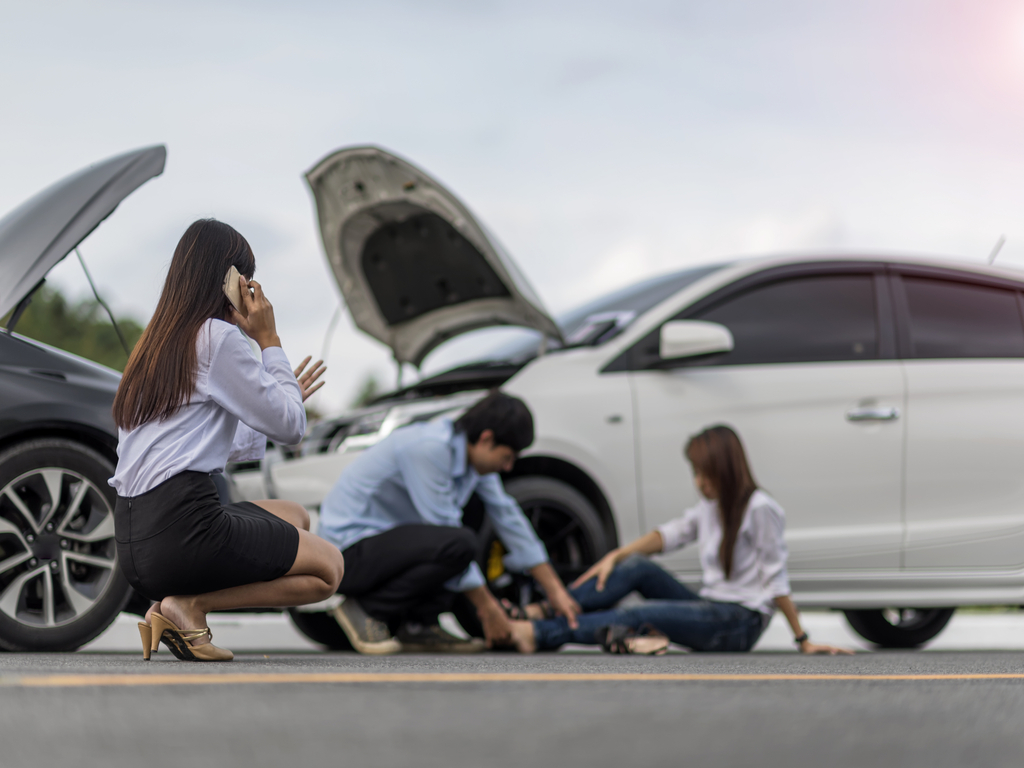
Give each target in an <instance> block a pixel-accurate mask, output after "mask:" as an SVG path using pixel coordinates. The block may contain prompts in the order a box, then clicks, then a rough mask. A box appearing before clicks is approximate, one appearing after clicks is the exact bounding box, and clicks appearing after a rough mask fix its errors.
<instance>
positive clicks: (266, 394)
mask: <svg viewBox="0 0 1024 768" xmlns="http://www.w3.org/2000/svg"><path fill="white" fill-rule="evenodd" d="M232 267H234V268H235V269H237V270H238V272H239V273H240V274H241V276H240V277H239V278H237V280H238V285H237V288H238V291H237V293H236V296H238V294H239V293H240V296H238V297H237V298H236V299H235V300H234V301H233V302H232V301H229V299H228V297H227V296H228V293H229V291H228V288H229V287H232V288H233V287H234V286H228V285H226V282H227V281H226V279H225V275H226V274H228V273H229V272H230V270H231V268H232ZM255 269H256V261H255V258H254V256H253V253H252V250H251V249H250V248H249V244H248V243H247V242H246V240H245V238H243V237H242V236H241V235H240V234H239V233H238V232H236V231H235V230H234V229H232V228H231V227H229V226H228V225H227V224H223V223H221V222H219V221H215V220H213V219H201V220H199V221H197V222H195V223H194V224H192V225H191V226H190V227H189V228H188V229H187V230H186V231H185V234H184V235H182V237H181V240H180V241H179V242H178V246H177V248H176V249H175V251H174V257H173V258H172V259H171V266H170V269H169V270H168V272H167V279H166V281H165V282H164V287H163V292H162V293H161V295H160V300H159V302H158V303H157V306H156V311H155V312H154V313H153V318H152V320H150V322H149V324H148V325H147V326H146V330H145V332H144V333H143V334H142V338H141V339H139V342H138V344H136V345H135V349H134V351H133V352H132V354H131V357H130V358H129V360H128V365H127V367H126V368H125V372H124V376H123V377H122V379H121V384H120V386H119V387H118V390H117V396H116V397H115V399H114V421H115V422H116V423H117V426H118V446H117V454H118V462H117V471H116V472H115V473H114V476H113V478H111V480H110V484H111V485H112V486H113V487H114V488H115V489H116V491H117V503H116V505H115V509H114V527H115V539H116V541H117V556H118V561H119V562H120V564H121V569H122V570H123V571H124V574H125V576H126V577H127V579H128V582H129V583H130V584H131V585H132V587H134V588H135V590H136V591H138V592H139V593H140V594H142V595H144V596H146V597H147V598H149V599H151V600H153V601H155V602H154V604H153V606H152V607H151V608H150V609H149V611H148V612H147V614H146V621H145V622H140V624H139V632H140V634H141V636H142V645H143V658H146V659H148V658H149V657H150V653H151V652H152V651H155V650H157V648H158V647H159V644H160V641H161V640H162V641H163V642H164V643H165V644H166V645H167V647H168V648H169V649H170V650H171V652H172V653H173V654H174V655H175V656H177V657H178V658H179V659H184V660H189V661H229V660H231V658H233V657H232V654H231V651H228V650H225V649H221V648H217V647H216V646H214V645H213V644H212V642H211V640H212V639H213V635H212V633H211V632H210V629H209V627H208V626H207V623H206V614H207V613H208V612H209V611H215V610H226V609H231V608H254V607H284V606H293V605H302V604H304V603H312V602H316V601H319V600H324V599H326V598H327V597H329V596H330V595H332V594H334V592H335V590H337V588H338V584H339V582H340V581H341V577H342V575H343V571H344V561H343V559H342V557H341V553H340V552H339V551H338V549H337V548H336V547H334V546H332V545H330V544H328V543H327V542H326V541H324V540H322V539H320V538H318V537H316V536H315V535H313V534H311V533H310V532H309V516H308V515H307V514H306V511H305V510H304V509H303V508H302V507H301V506H300V505H298V504H295V503H292V502H286V501H259V502H256V503H251V502H241V503H238V504H227V505H223V504H221V502H220V500H219V498H218V495H217V490H216V488H215V486H214V484H213V481H212V479H211V477H210V476H211V474H213V473H218V472H222V471H223V470H224V466H225V464H226V463H227V462H228V461H234V460H251V459H258V458H261V457H262V456H263V452H264V450H265V449H266V442H267V437H270V438H271V439H272V440H274V441H275V442H276V443H279V444H283V445H291V444H294V443H297V442H299V440H301V439H302V436H303V433H304V432H305V429H306V416H305V412H304V409H303V405H302V403H303V401H304V400H305V399H306V398H307V397H309V396H310V395H311V394H312V393H313V392H315V391H316V390H317V389H319V388H320V386H321V385H322V384H323V382H319V383H317V379H319V378H320V376H321V374H322V373H323V371H324V369H323V367H322V366H321V365H320V363H319V362H318V363H315V364H314V365H313V366H312V367H311V368H309V369H308V371H307V370H306V365H307V364H308V362H309V358H308V357H307V358H306V359H305V360H304V361H303V362H302V364H301V365H300V366H299V368H298V369H297V370H296V371H295V372H294V373H293V372H292V369H291V366H290V365H289V363H288V358H287V357H286V356H285V353H284V351H283V350H282V349H281V340H280V338H278V335H277V330H276V326H275V324H274V310H273V307H272V306H271V305H270V302H269V301H267V298H266V296H264V294H263V289H262V288H261V287H260V285H259V283H257V282H255V281H253V280H251V278H252V275H253V272H254V271H255ZM250 289H251V291H250ZM234 303H237V308H236V306H233V304H234ZM236 326H237V327H236ZM239 329H241V330H242V331H244V332H245V334H246V335H247V336H248V337H249V338H250V339H252V340H253V341H255V342H256V343H257V344H258V345H259V347H260V349H261V350H262V356H261V357H262V359H261V360H260V359H257V358H256V357H255V355H254V354H253V351H252V348H251V347H250V346H249V342H248V341H247V340H246V338H245V337H244V336H243V335H242V334H241V333H240V332H239Z"/></svg>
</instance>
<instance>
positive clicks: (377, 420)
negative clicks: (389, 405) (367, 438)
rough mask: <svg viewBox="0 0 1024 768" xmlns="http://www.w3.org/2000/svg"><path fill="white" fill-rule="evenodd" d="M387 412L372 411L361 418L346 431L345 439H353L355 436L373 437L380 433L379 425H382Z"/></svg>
mask: <svg viewBox="0 0 1024 768" xmlns="http://www.w3.org/2000/svg"><path fill="white" fill-rule="evenodd" d="M387 415H388V411H387V410H382V411H374V412H373V413H368V414H366V415H365V416H363V417H361V418H360V419H359V420H358V421H356V422H355V424H353V425H352V427H351V428H350V429H349V430H348V431H347V433H346V437H353V436H355V435H373V434H376V433H377V432H380V428H381V425H382V424H384V419H386V418H387Z"/></svg>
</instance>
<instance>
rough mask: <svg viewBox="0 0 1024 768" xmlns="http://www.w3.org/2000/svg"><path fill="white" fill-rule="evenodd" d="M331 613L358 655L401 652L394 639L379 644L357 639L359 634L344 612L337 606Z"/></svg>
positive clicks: (400, 645)
mask: <svg viewBox="0 0 1024 768" xmlns="http://www.w3.org/2000/svg"><path fill="white" fill-rule="evenodd" d="M331 613H333V614H334V620H335V621H336V622H338V626H340V627H341V630H342V632H344V633H345V637H347V638H348V641H349V642H350V643H352V647H353V648H355V649H356V651H357V652H358V653H362V654H365V655H367V656H391V655H393V654H396V653H401V652H402V644H401V643H400V642H398V640H396V639H395V638H391V639H390V640H384V641H383V642H379V643H367V642H365V641H363V640H360V639H359V633H358V632H357V631H356V628H355V627H354V626H353V625H352V622H351V621H349V618H348V616H347V615H345V612H344V611H343V610H341V606H340V605H339V606H338V607H337V608H335V609H334V610H333V611H331Z"/></svg>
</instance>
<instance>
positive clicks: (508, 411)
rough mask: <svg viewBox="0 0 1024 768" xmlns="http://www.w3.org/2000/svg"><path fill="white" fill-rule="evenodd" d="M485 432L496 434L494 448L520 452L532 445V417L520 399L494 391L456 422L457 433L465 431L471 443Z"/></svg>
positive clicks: (474, 442)
mask: <svg viewBox="0 0 1024 768" xmlns="http://www.w3.org/2000/svg"><path fill="white" fill-rule="evenodd" d="M485 429H489V430H491V431H492V432H493V433H494V443H495V445H507V446H508V447H509V448H511V449H512V450H513V451H515V452H516V453H519V451H521V450H523V449H524V448H527V447H528V446H529V445H530V443H532V442H533V414H531V413H530V409H529V408H527V407H526V403H524V402H523V401H522V400H520V399H519V398H518V397H511V396H510V395H506V394H505V393H504V392H499V391H498V390H494V391H493V392H491V394H489V395H488V396H487V397H485V398H484V399H483V400H481V401H480V402H479V403H477V404H476V405H474V406H473V407H472V408H470V409H469V410H468V411H466V412H465V413H464V414H462V416H461V417H459V420H458V421H456V422H455V431H456V432H464V433H465V435H466V440H468V441H469V442H470V443H472V444H476V443H477V442H478V441H479V440H480V434H481V433H482V432H483V431H484V430H485Z"/></svg>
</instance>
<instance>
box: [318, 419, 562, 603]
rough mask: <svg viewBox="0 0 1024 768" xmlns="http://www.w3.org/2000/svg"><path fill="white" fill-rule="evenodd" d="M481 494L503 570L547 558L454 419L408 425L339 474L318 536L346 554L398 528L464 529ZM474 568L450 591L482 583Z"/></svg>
mask: <svg viewBox="0 0 1024 768" xmlns="http://www.w3.org/2000/svg"><path fill="white" fill-rule="evenodd" d="M474 491H475V492H476V493H477V494H478V495H479V496H480V499H481V500H482V501H483V503H484V510H485V512H486V514H487V516H488V517H489V518H490V519H491V522H492V523H493V524H494V528H495V530H496V532H497V534H498V538H500V539H501V541H502V543H503V544H504V545H505V548H506V549H507V550H508V554H507V555H506V556H505V567H506V568H508V569H509V570H512V571H524V570H527V569H529V568H533V567H534V566H536V565H540V564H541V563H546V562H547V561H548V553H547V550H546V549H545V548H544V545H543V544H542V543H541V541H540V539H539V538H537V534H536V532H535V531H534V530H533V526H532V525H530V522H529V521H528V520H527V519H526V516H525V515H524V514H523V511H522V509H520V508H519V504H518V503H516V500H515V499H513V498H512V497H511V496H509V495H508V494H507V493H505V489H504V488H503V487H502V485H501V478H500V477H499V476H498V475H497V474H496V473H495V474H488V475H482V476H481V475H478V474H477V472H476V470H475V469H473V467H471V466H469V464H468V462H467V461H466V436H465V435H464V434H462V433H461V432H456V431H455V430H454V427H453V425H452V422H451V421H448V420H446V419H441V420H439V421H436V422H426V423H420V424H410V425H409V426H407V427H402V428H401V429H396V430H395V431H394V432H392V433H391V434H390V435H388V436H387V437H385V438H384V439H383V440H381V441H380V442H379V443H377V444H376V445H374V446H373V447H372V448H370V449H368V450H367V451H365V452H364V453H363V454H362V455H361V456H359V458H357V459H356V460H355V461H354V462H352V463H351V464H350V465H349V466H348V467H346V468H345V471H344V472H342V473H341V477H339V478H338V482H336V483H335V484H334V487H333V488H332V489H331V492H330V493H328V494H327V498H325V499H324V501H323V503H322V504H321V505H320V527H319V528H318V531H317V532H318V533H319V534H320V536H322V537H323V538H325V539H327V541H329V542H331V543H332V544H334V545H335V546H336V547H338V549H341V550H343V551H344V550H345V549H347V548H348V547H351V546H352V545H353V544H355V543H356V542H357V541H360V540H361V539H365V538H367V537H368V536H376V535H377V534H379V533H383V532H384V531H389V530H391V529H392V528H394V527H396V526H399V525H407V524H409V523H419V524H423V523H428V524H432V525H450V526H452V527H456V528H457V527H461V526H462V508H463V507H464V506H465V505H466V503H467V502H468V501H469V497H470V496H472V495H473V492H474ZM485 583H486V582H485V581H484V576H483V573H481V572H480V567H479V566H478V565H477V564H476V563H472V564H471V565H470V566H469V568H467V569H466V570H465V571H464V572H463V573H462V574H461V575H459V576H456V577H455V578H454V579H451V580H450V581H449V582H448V583H447V584H445V587H447V588H448V589H450V590H451V591H453V592H466V591H467V590H470V589H474V588H476V587H482V586H484V584H485Z"/></svg>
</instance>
